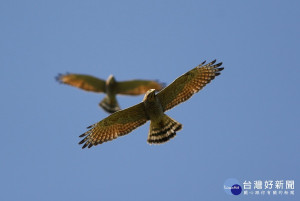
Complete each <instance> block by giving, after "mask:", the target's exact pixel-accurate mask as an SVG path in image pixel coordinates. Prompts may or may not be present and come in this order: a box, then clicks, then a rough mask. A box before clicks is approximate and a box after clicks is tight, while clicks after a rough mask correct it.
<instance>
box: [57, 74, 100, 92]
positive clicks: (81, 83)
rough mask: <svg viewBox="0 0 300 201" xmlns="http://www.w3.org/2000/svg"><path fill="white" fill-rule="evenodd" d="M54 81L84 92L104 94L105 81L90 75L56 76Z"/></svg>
mask: <svg viewBox="0 0 300 201" xmlns="http://www.w3.org/2000/svg"><path fill="white" fill-rule="evenodd" d="M56 80H57V81H58V82H60V83H64V84H68V85H71V86H74V87H77V88H80V89H83V90H86V91H93V92H105V81H104V80H101V79H99V78H97V77H94V76H91V75H82V74H73V73H67V74H58V76H57V77H56Z"/></svg>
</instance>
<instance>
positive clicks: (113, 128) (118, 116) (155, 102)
mask: <svg viewBox="0 0 300 201" xmlns="http://www.w3.org/2000/svg"><path fill="white" fill-rule="evenodd" d="M215 62H216V60H214V61H212V62H210V63H207V64H205V61H204V62H203V63H201V64H200V65H199V66H197V67H195V68H194V69H192V70H190V71H188V72H187V73H185V74H183V75H182V76H180V77H178V78H177V79H176V80H175V81H174V82H173V83H171V84H170V85H169V86H167V87H166V88H164V89H163V90H161V91H160V92H158V93H157V94H156V93H155V89H150V90H148V91H147V92H146V94H145V96H144V99H143V101H142V102H141V103H139V104H137V105H134V106H132V107H129V108H127V109H124V110H120V111H118V112H116V113H114V114H111V115H110V116H108V117H107V118H105V119H103V120H102V121H100V122H98V123H95V124H93V125H91V126H89V127H88V129H89V130H88V131H87V132H85V133H83V134H82V135H80V136H79V137H83V140H81V141H80V142H79V144H83V147H82V148H85V147H88V148H90V147H92V146H95V145H98V144H102V143H103V142H107V141H110V140H113V139H116V138H117V137H119V136H123V135H126V134H128V133H130V132H131V131H132V130H134V129H135V128H137V127H139V126H141V125H143V124H144V123H146V122H147V121H148V120H150V129H149V133H148V139H147V142H148V143H149V144H161V143H165V142H167V141H169V140H170V139H172V138H173V137H175V135H176V132H177V131H179V130H180V129H181V128H182V125H181V124H180V123H179V122H177V121H176V120H174V119H172V118H171V117H169V116H167V115H166V114H165V113H164V112H165V111H167V110H169V109H171V108H173V107H175V106H176V105H178V104H180V103H182V102H184V101H186V100H188V99H189V98H190V97H191V96H192V95H193V94H194V93H197V92H198V91H199V90H201V89H202V88H203V87H204V86H205V85H206V84H208V83H209V82H210V81H211V80H213V79H214V78H215V77H216V76H218V75H220V71H222V70H223V69H224V68H223V67H220V66H221V65H222V63H217V64H215Z"/></svg>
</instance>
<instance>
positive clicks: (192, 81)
mask: <svg viewBox="0 0 300 201" xmlns="http://www.w3.org/2000/svg"><path fill="white" fill-rule="evenodd" d="M215 62H216V60H214V61H212V62H210V63H208V64H205V62H203V63H202V64H200V65H199V66H197V67H195V68H194V69H192V70H190V71H188V72H187V73H185V74H183V75H182V76H180V77H178V78H177V79H176V80H175V81H174V82H172V83H171V84H170V85H169V86H167V87H166V88H164V89H163V90H162V91H160V92H159V93H158V94H157V96H158V99H159V101H160V103H161V105H162V107H163V110H164V111H166V110H169V109H171V108H173V107H175V106H176V105H178V104H180V103H182V102H184V101H186V100H187V99H189V98H190V97H191V96H192V95H193V94H194V93H197V92H198V91H199V90H201V89H202V88H203V87H205V85H206V84H208V83H210V81H211V80H213V79H214V78H215V77H216V76H218V75H220V71H222V70H223V69H224V68H219V67H220V66H221V65H222V63H217V64H215Z"/></svg>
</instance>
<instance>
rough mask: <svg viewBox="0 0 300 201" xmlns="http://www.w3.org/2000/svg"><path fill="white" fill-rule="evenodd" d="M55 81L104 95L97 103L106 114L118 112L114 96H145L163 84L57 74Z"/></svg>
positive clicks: (149, 81)
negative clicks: (150, 90)
mask: <svg viewBox="0 0 300 201" xmlns="http://www.w3.org/2000/svg"><path fill="white" fill-rule="evenodd" d="M56 80H57V81H58V82H60V83H64V84H68V85H71V86H74V87H77V88H80V89H83V90H86V91H91V92H98V93H101V92H102V93H106V96H105V97H104V99H103V100H102V101H101V102H100V103H99V106H100V107H102V108H103V109H104V110H105V111H106V112H108V113H114V112H116V111H118V110H120V106H119V104H118V101H117V98H116V95H117V94H122V95H140V94H145V93H146V92H147V90H149V89H156V90H161V89H162V88H163V87H164V84H163V83H159V82H157V81H152V80H129V81H122V82H118V81H116V79H115V78H114V76H113V75H110V76H109V77H108V79H107V80H106V81H104V80H102V79H99V78H97V77H94V76H90V75H81V74H70V73H67V74H64V75H63V74H58V76H57V77H56Z"/></svg>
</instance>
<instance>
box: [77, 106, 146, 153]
mask: <svg viewBox="0 0 300 201" xmlns="http://www.w3.org/2000/svg"><path fill="white" fill-rule="evenodd" d="M147 120H148V118H147V115H146V112H145V107H144V103H143V102H142V103H139V104H137V105H134V106H132V107H130V108H127V109H125V110H120V111H118V112H115V113H113V114H112V115H110V116H109V117H107V118H105V119H103V120H102V121H100V122H98V123H95V124H93V125H91V126H89V127H88V129H90V130H88V131H87V132H85V133H83V134H82V135H80V136H79V137H84V139H83V140H81V141H80V142H79V144H83V147H82V148H85V147H88V148H90V147H92V146H95V145H98V144H102V143H103V142H107V141H110V140H113V139H116V138H117V137H119V136H123V135H125V134H128V133H130V132H131V131H132V130H134V129H135V128H137V127H139V126H141V125H143V124H144V123H146V121H147Z"/></svg>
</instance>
